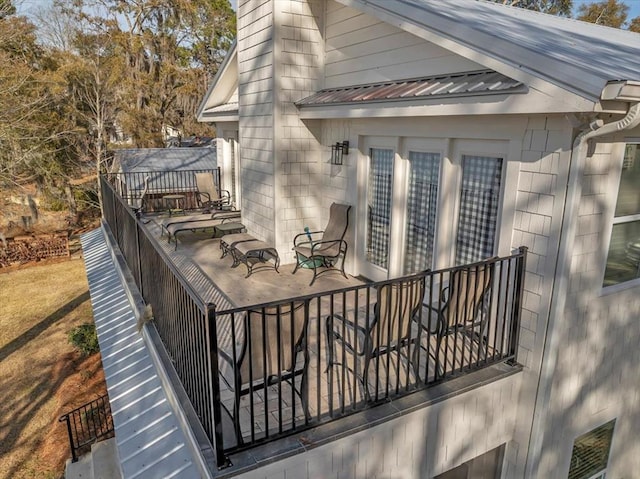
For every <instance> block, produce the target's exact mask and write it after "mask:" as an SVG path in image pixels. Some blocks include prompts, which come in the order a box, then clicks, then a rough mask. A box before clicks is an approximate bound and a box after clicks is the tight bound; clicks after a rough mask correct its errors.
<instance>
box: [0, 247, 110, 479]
mask: <svg viewBox="0 0 640 479" xmlns="http://www.w3.org/2000/svg"><path fill="white" fill-rule="evenodd" d="M92 321H93V317H92V312H91V304H90V300H89V291H88V286H87V280H86V276H85V271H84V264H83V261H82V259H81V258H79V256H78V255H77V254H76V255H74V257H72V258H71V259H65V260H56V261H48V262H40V263H36V264H35V265H22V266H20V267H19V268H6V269H0V478H2V479H4V478H7V479H8V478H51V479H53V478H55V479H57V478H61V477H63V475H64V464H65V461H66V459H67V458H69V457H70V450H69V444H68V438H67V432H66V428H65V426H64V424H63V423H60V422H58V418H59V417H60V416H61V415H62V414H64V413H65V412H68V411H70V410H71V409H74V408H75V407H78V406H80V405H82V404H84V403H86V402H88V401H91V400H92V399H95V398H97V397H98V396H100V395H102V394H104V393H105V392H106V387H105V383H104V375H103V372H102V363H101V360H100V354H99V353H98V354H94V355H92V356H90V357H82V356H81V355H80V354H79V353H78V352H77V351H76V350H74V348H73V346H72V345H71V344H70V343H69V341H68V339H67V336H68V333H69V331H70V330H71V329H72V328H73V327H75V326H78V325H80V324H83V323H86V322H92Z"/></svg>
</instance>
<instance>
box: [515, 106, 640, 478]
mask: <svg viewBox="0 0 640 479" xmlns="http://www.w3.org/2000/svg"><path fill="white" fill-rule="evenodd" d="M638 125H640V102H636V103H633V104H632V105H631V106H630V107H629V109H628V110H627V114H626V115H625V117H624V118H622V119H621V120H618V121H615V122H613V123H607V124H606V125H605V124H603V121H602V120H596V121H594V122H592V123H591V124H590V125H589V128H588V129H586V130H583V131H581V132H580V133H579V134H578V136H576V139H575V140H574V142H573V149H572V151H571V159H570V163H569V178H568V179H567V185H566V190H565V191H566V201H565V204H564V211H563V214H562V225H561V229H560V238H559V247H558V260H557V262H556V266H555V272H554V276H553V278H554V279H553V286H552V290H551V305H550V308H549V317H548V318H547V327H546V331H545V339H544V344H543V349H542V360H541V366H540V376H539V378H538V386H537V388H536V389H537V392H536V401H535V405H534V412H533V420H532V424H531V433H530V436H529V451H528V453H527V460H526V464H525V473H524V477H525V478H528V479H535V478H537V477H538V468H539V466H540V460H541V457H542V444H543V439H544V432H545V418H546V412H547V407H548V405H549V399H550V396H551V388H552V386H553V384H552V380H553V372H554V371H555V368H556V362H557V358H558V347H559V344H558V341H559V339H558V337H559V334H558V331H557V328H558V324H559V322H558V318H560V317H561V316H562V314H563V312H564V308H565V304H566V297H567V293H568V283H569V274H570V266H571V252H572V250H573V247H572V246H573V239H574V238H575V228H576V223H577V217H578V209H579V207H580V198H581V196H582V181H581V178H582V173H583V170H584V162H585V160H586V150H587V142H588V141H589V140H591V139H593V138H596V137H599V136H603V135H609V134H612V133H617V132H620V131H624V130H628V129H631V128H635V127H636V126H638Z"/></svg>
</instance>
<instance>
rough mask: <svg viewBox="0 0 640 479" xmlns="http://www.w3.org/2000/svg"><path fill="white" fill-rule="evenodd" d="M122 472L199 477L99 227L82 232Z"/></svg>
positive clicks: (131, 475) (132, 475) (136, 475)
mask: <svg viewBox="0 0 640 479" xmlns="http://www.w3.org/2000/svg"><path fill="white" fill-rule="evenodd" d="M81 242H82V251H83V254H84V259H85V268H86V271H87V279H88V280H89V290H90V293H91V304H92V306H93V316H94V320H95V323H96V330H97V332H98V340H99V343H100V354H101V356H102V365H103V368H104V375H105V379H106V382H107V390H108V393H109V402H110V403H111V412H112V415H113V423H114V427H115V439H116V445H117V447H118V456H119V459H120V468H121V471H122V477H123V478H124V479H128V478H131V479H133V478H142V477H167V478H169V477H201V474H200V472H199V471H200V470H199V468H198V467H197V466H196V464H195V460H194V458H193V456H192V454H191V452H190V449H189V447H188V446H187V443H186V438H185V435H184V433H183V431H182V429H181V427H180V426H179V422H178V418H177V416H176V414H175V413H174V411H173V409H172V408H171V406H170V404H169V400H168V397H167V395H166V393H165V391H164V389H163V386H162V382H161V379H160V377H159V376H158V374H157V371H156V368H155V365H154V363H153V360H152V359H151V356H150V353H149V350H148V349H147V346H146V345H145V342H144V340H143V337H142V335H141V334H140V333H139V332H138V329H137V326H136V322H137V320H136V315H135V313H134V311H133V308H132V306H131V303H130V302H129V299H128V298H127V294H126V292H125V288H124V286H123V284H122V282H121V280H120V276H119V275H118V273H117V270H116V266H115V264H114V261H113V258H112V256H111V254H110V253H109V250H108V247H107V240H106V238H105V236H104V233H103V230H102V229H96V230H93V231H91V232H89V233H86V234H84V235H83V236H82V237H81Z"/></svg>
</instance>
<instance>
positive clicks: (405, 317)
mask: <svg viewBox="0 0 640 479" xmlns="http://www.w3.org/2000/svg"><path fill="white" fill-rule="evenodd" d="M424 291H425V279H424V276H421V277H419V278H411V279H408V280H406V281H402V282H400V283H392V284H385V285H383V286H381V287H380V288H378V299H377V303H376V307H375V316H376V318H375V324H374V325H372V328H371V339H372V341H373V344H374V346H373V349H374V351H375V350H376V349H378V348H379V347H385V346H388V345H389V346H392V345H394V344H397V343H398V342H399V341H403V340H405V339H407V338H409V336H410V334H411V320H412V319H413V317H414V315H415V314H416V313H417V311H418V310H419V309H420V307H421V306H422V301H423V298H424ZM378 329H379V331H377V330H378Z"/></svg>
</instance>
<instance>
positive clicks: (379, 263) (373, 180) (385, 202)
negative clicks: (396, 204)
mask: <svg viewBox="0 0 640 479" xmlns="http://www.w3.org/2000/svg"><path fill="white" fill-rule="evenodd" d="M394 157H395V151H394V150H393V149H388V148H370V149H369V164H368V176H367V193H366V196H367V201H366V206H367V211H366V225H365V231H366V233H365V248H364V265H363V270H364V274H365V275H366V276H368V277H369V278H371V279H374V280H379V279H385V278H387V277H388V269H389V250H390V241H391V205H392V193H393V165H394Z"/></svg>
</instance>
